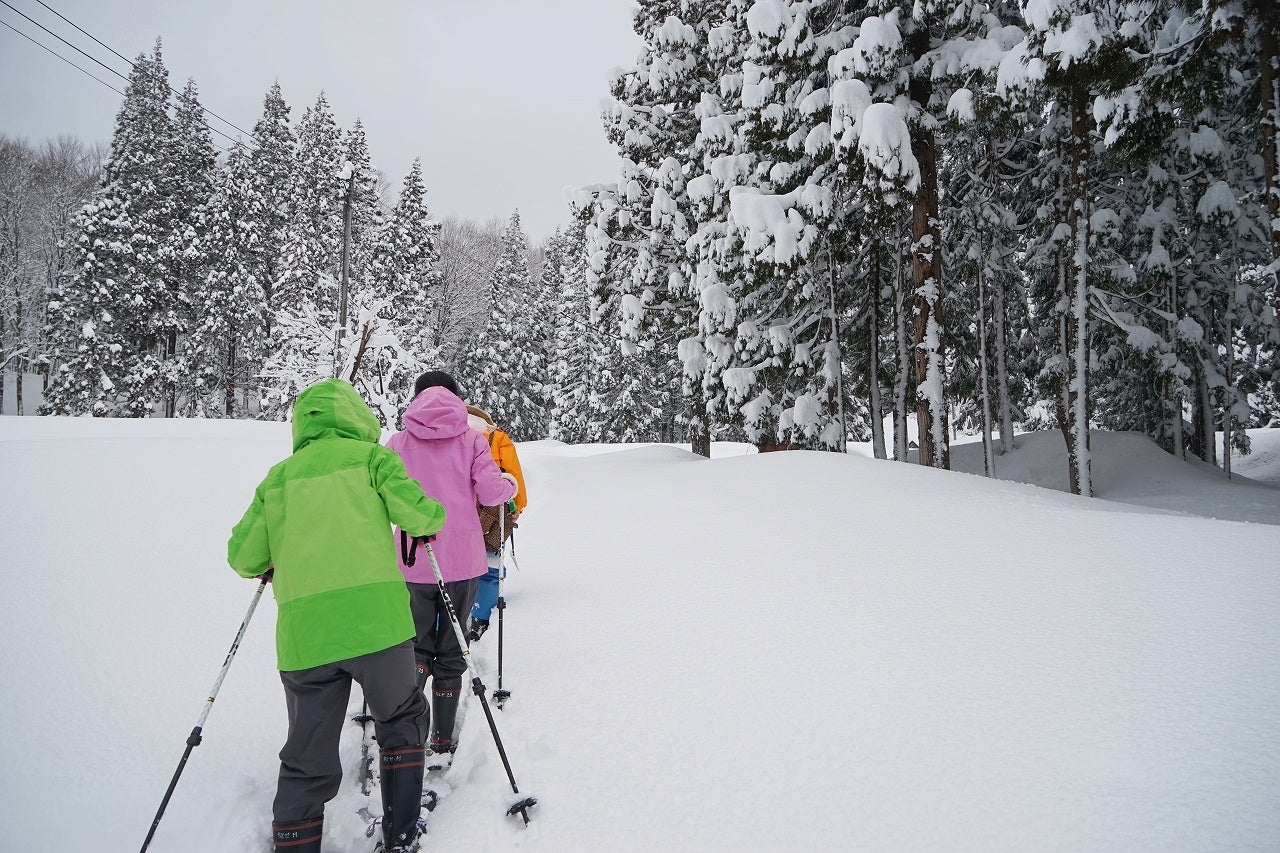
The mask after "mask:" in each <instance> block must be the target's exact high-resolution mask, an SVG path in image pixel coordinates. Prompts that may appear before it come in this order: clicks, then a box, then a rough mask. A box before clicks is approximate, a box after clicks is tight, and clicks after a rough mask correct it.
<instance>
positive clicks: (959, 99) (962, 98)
mask: <svg viewBox="0 0 1280 853" xmlns="http://www.w3.org/2000/svg"><path fill="white" fill-rule="evenodd" d="M947 115H949V116H951V117H952V118H954V119H956V120H957V121H961V122H964V123H966V124H967V123H969V122H971V121H973V120H974V117H975V114H974V110H973V92H972V91H971V90H969V89H956V91H955V93H954V94H952V96H951V99H950V100H949V101H947Z"/></svg>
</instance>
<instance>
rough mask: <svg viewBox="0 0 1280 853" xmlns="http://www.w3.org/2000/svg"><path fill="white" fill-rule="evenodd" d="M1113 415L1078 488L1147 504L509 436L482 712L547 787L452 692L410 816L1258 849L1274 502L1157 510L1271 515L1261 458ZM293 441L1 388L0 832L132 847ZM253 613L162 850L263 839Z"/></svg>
mask: <svg viewBox="0 0 1280 853" xmlns="http://www.w3.org/2000/svg"><path fill="white" fill-rule="evenodd" d="M1111 438H1118V439H1119V440H1120V444H1119V445H1117V449H1116V451H1115V452H1116V454H1117V456H1116V457H1115V458H1117V459H1122V460H1126V463H1127V466H1126V468H1125V471H1127V473H1124V474H1118V475H1116V476H1112V475H1111V474H1109V473H1108V467H1107V466H1108V464H1109V463H1108V462H1107V461H1106V458H1107V454H1108V453H1110V452H1111V450H1110V449H1108V448H1109V446H1110V445H1111V444H1112V442H1111V441H1110V439H1111ZM1263 438H1264V439H1266V440H1268V441H1269V440H1270V438H1271V436H1270V435H1266V436H1264V437H1263ZM1124 440H1125V437H1124V436H1120V437H1103V438H1101V439H1100V440H1099V441H1098V442H1097V443H1096V444H1095V446H1096V447H1097V448H1098V456H1099V459H1098V464H1097V468H1096V469H1095V474H1096V476H1097V477H1098V482H1099V490H1100V492H1101V493H1102V494H1103V495H1104V496H1105V497H1109V498H1113V499H1115V500H1134V501H1135V502H1138V500H1137V499H1139V498H1143V499H1144V500H1143V501H1142V502H1145V503H1147V504H1148V505H1149V506H1152V507H1156V509H1155V510H1153V509H1148V508H1142V507H1139V508H1135V507H1130V506H1126V505H1125V504H1122V503H1116V502H1112V501H1101V500H1093V501H1090V500H1086V499H1082V498H1076V497H1073V496H1071V495H1067V494H1063V493H1061V492H1058V491H1053V490H1050V489H1045V488H1041V487H1037V486H1032V485H1026V484H1022V483H1015V482H1001V481H992V480H987V479H986V478H982V477H973V476H962V475H956V474H953V473H946V472H938V471H932V470H924V469H921V468H919V467H917V466H909V465H900V464H895V463H888V462H878V461H875V460H870V459H866V458H863V457H861V456H858V455H856V454H850V455H848V456H838V455H832V454H818V453H799V452H796V453H775V454H765V455H755V454H748V453H745V450H746V448H744V447H742V446H717V448H716V452H715V455H716V456H717V457H719V458H715V459H712V460H710V461H707V460H702V459H698V458H696V457H694V456H692V455H690V454H688V453H687V452H685V451H682V450H679V449H675V448H670V447H664V446H648V447H633V448H619V447H590V448H583V447H566V446H565V445H562V444H558V443H555V442H537V443H532V444H525V445H522V446H521V447H520V451H521V457H522V460H523V461H524V464H525V468H526V473H527V478H528V482H529V492H530V496H531V504H530V509H529V511H528V512H527V513H526V515H525V517H524V519H523V520H522V523H521V526H520V530H519V533H518V534H517V536H518V538H517V554H516V557H517V560H518V563H519V570H518V571H514V572H513V573H512V577H511V579H510V581H509V583H508V586H507V595H508V599H509V601H510V607H509V609H508V611H507V617H508V618H507V629H506V661H505V669H504V686H505V687H507V688H508V689H510V690H511V691H512V694H513V698H512V700H511V702H510V703H509V704H508V706H507V709H506V710H505V711H503V712H501V713H499V714H498V715H497V720H498V724H499V726H500V730H501V733H502V736H503V739H504V742H505V744H506V747H507V749H508V752H509V754H510V757H511V762H512V766H513V769H514V771H515V773H516V777H517V779H518V781H519V783H520V787H521V790H522V791H528V792H532V793H533V794H535V795H536V796H538V797H539V798H540V800H541V804H540V805H539V806H538V807H536V809H535V810H534V813H533V814H534V820H533V823H532V824H531V825H530V826H529V827H527V828H524V827H522V826H521V825H520V824H519V822H518V821H517V820H515V819H512V818H507V817H505V816H504V815H503V812H504V811H505V808H506V805H507V804H508V802H509V801H510V799H511V794H510V788H509V786H508V785H507V782H506V778H505V775H504V773H503V771H502V767H501V763H500V762H499V760H498V757H497V754H496V752H495V750H494V749H493V746H492V741H491V739H490V737H489V733H488V730H487V728H486V726H485V725H484V719H483V716H482V715H481V714H480V713H479V709H478V707H476V706H475V704H474V700H470V705H469V707H468V709H467V720H466V724H465V726H464V729H463V733H462V746H461V749H460V750H459V753H458V757H457V764H456V766H455V768H454V770H453V771H452V776H451V780H452V783H453V790H452V792H451V793H450V794H449V795H448V796H446V797H445V798H444V799H443V800H442V801H441V804H440V807H439V808H438V809H437V810H436V811H435V812H434V813H433V815H432V816H431V830H430V835H429V836H428V840H427V849H428V850H468V851H483V850H508V849H521V850H528V851H557V853H558V851H601V850H609V851H654V850H690V851H694V850H696V851H744V850H752V851H754V850H770V851H801V850H876V851H884V850H893V851H901V850H977V851H990V850H1116V851H1132V850H1162V851H1165V850H1274V849H1277V848H1280V809H1277V808H1276V803H1277V802H1280V745H1278V744H1280V740H1278V739H1277V737H1276V733H1277V732H1278V731H1280V618H1277V613H1280V557H1278V556H1277V555H1280V526H1277V525H1271V524H1257V523H1251V524H1250V523H1240V522H1237V521H1223V520H1216V519H1209V518H1201V517H1194V516H1191V515H1186V514H1172V513H1170V512H1169V511H1168V510H1170V509H1173V510H1177V511H1178V512H1179V513H1185V512H1188V511H1190V510H1191V508H1192V507H1193V506H1201V507H1217V508H1220V507H1222V506H1231V507H1236V508H1245V509H1248V511H1249V512H1250V513H1253V512H1255V511H1256V512H1258V513H1263V512H1264V510H1265V504H1266V499H1267V496H1271V497H1270V499H1271V504H1270V506H1271V508H1272V509H1271V511H1275V509H1276V507H1278V506H1280V489H1277V488H1274V487H1261V486H1251V485H1249V484H1247V483H1229V484H1228V483H1225V481H1223V482H1218V481H1216V480H1212V481H1211V480H1210V479H1208V478H1206V477H1205V476H1203V475H1204V472H1203V471H1201V470H1199V469H1198V467H1197V466H1184V467H1180V466H1181V465H1182V463H1174V464H1172V465H1170V466H1166V467H1165V468H1162V469H1161V470H1160V471H1159V472H1152V471H1148V470H1146V468H1145V466H1146V464H1147V463H1142V462H1140V460H1138V459H1136V458H1130V457H1128V456H1126V454H1127V453H1130V451H1128V450H1126V449H1125V448H1124V447H1123V446H1122V445H1123V443H1124ZM1042 441H1043V439H1042V437H1041V436H1022V437H1020V442H1022V444H1021V445H1020V448H1019V450H1018V451H1016V452H1015V454H1013V455H1011V456H1009V457H1006V458H1005V459H1004V460H1002V461H1003V462H1005V463H1006V465H1005V466H1003V467H1005V468H1008V469H1013V468H1015V467H1017V466H1018V465H1025V467H1026V468H1028V469H1029V468H1031V467H1033V465H1035V464H1039V462H1032V461H1028V462H1025V463H1023V462H1019V461H1018V460H1019V459H1020V458H1023V459H1028V460H1030V459H1031V457H1032V456H1035V455H1036V454H1043V455H1044V456H1050V455H1052V454H1051V453H1050V452H1049V451H1048V450H1047V449H1045V448H1043V447H1040V446H1039V445H1040V444H1041V443H1042ZM288 445H289V440H288V427H287V426H286V425H282V424H263V423H245V422H238V423H236V422H232V423H228V422H202V421H166V420H150V421H107V420H90V419H75V420H72V419H40V418H3V419H0V472H3V481H2V484H0V555H2V559H3V565H4V568H5V572H4V577H5V582H6V590H5V596H4V604H3V613H2V617H3V618H0V648H2V649H3V650H4V655H3V660H2V662H0V685H2V689H3V698H4V708H5V716H4V723H5V724H4V725H3V726H2V727H0V756H3V758H4V760H5V764H6V766H7V772H5V773H3V774H0V804H3V812H4V817H3V820H0V850H6V851H7V850H37V849H38V850H42V851H55V853H56V851H70V852H72V853H82V851H95V853H96V851H108V850H109V851H116V850H133V849H136V848H137V847H138V846H140V844H141V842H142V839H143V837H144V836H145V835H146V830H147V828H148V826H149V824H150V821H151V818H152V816H153V815H154V813H155V809H156V806H157V805H158V803H159V800H160V797H161V795H162V794H163V792H164V789H165V786H166V785H167V783H168V780H169V778H170V776H171V775H172V773H173V770H174V767H175V765H176V763H177V760H178V758H179V757H180V756H181V754H182V750H183V745H184V741H185V739H186V737H187V734H188V732H189V731H190V730H191V727H192V725H193V724H194V723H195V720H196V717H197V716H198V714H199V712H200V709H201V707H202V703H203V702H204V699H205V696H206V695H207V691H208V688H209V686H210V684H211V682H212V680H213V677H214V675H215V674H216V672H217V669H218V667H219V666H220V665H221V663H222V661H223V657H224V655H225V653H226V650H227V647H228V645H229V644H230V642H231V640H232V638H233V636H234V634H235V631H236V628H237V627H238V626H239V624H240V620H241V618H242V617H243V615H244V611H245V608H246V607H247V606H248V603H249V600H250V597H251V596H252V593H253V590H254V588H255V584H253V583H252V582H246V581H242V580H241V579H239V578H238V577H236V576H235V575H234V573H232V572H231V570H230V569H229V568H227V567H226V565H225V562H224V554H225V541H226V537H227V534H228V532H229V530H230V527H231V525H232V524H233V523H234V521H235V520H236V519H237V518H238V517H239V515H240V513H241V511H242V510H243V508H244V506H245V504H246V503H247V502H248V500H249V498H250V496H251V492H252V489H253V487H254V485H256V483H257V482H258V481H259V479H260V478H261V477H262V475H263V474H264V472H265V471H266V469H267V467H268V466H269V465H270V464H271V463H273V462H275V461H276V460H278V459H279V458H281V457H282V456H283V455H285V454H286V453H287V452H288ZM1269 446H1270V450H1269V451H1268V452H1274V451H1275V450H1276V449H1277V448H1276V446H1275V445H1274V444H1271V445H1269ZM1260 450H1261V448H1260ZM967 452H969V451H967V450H966V449H965V448H964V447H962V446H957V448H956V455H957V458H958V459H961V458H963V457H964V456H965V454H966V453H967ZM979 453H980V448H979ZM1024 453H1025V454H1026V455H1025V456H1022V457H1020V456H1019V454H1024ZM1263 458H1264V457H1263V456H1262V455H1261V454H1260V455H1258V456H1256V457H1255V463H1254V464H1255V465H1256V466H1257V467H1256V468H1254V469H1251V470H1252V471H1253V472H1254V475H1256V472H1257V471H1263V470H1272V471H1274V468H1267V464H1263V463H1262V462H1259V461H1257V460H1262V459H1263ZM1170 461H1172V460H1170ZM980 465H981V462H980V459H979V462H978V466H979V467H980ZM1058 465H1059V466H1061V460H1060V459H1059V460H1058ZM1237 470H1238V471H1240V472H1241V473H1242V474H1246V475H1250V469H1246V468H1245V467H1244V466H1243V465H1238V466H1237ZM1003 475H1004V476H1009V477H1011V478H1013V479H1017V478H1018V477H1017V475H1015V474H1014V473H1013V471H1012V470H1010V471H1006V472H1004V474H1003ZM1053 476H1058V475H1057V474H1054V475H1053ZM1032 478H1034V475H1032ZM1141 478H1145V479H1146V480H1147V481H1148V482H1145V483H1144V482H1141ZM1257 479H1267V478H1266V477H1257ZM1156 481H1158V482H1156ZM1273 482H1274V478H1273ZM1208 492H1212V495H1211V496H1209V497H1205V494H1206V493H1208ZM1179 495H1181V496H1182V497H1181V498H1179V499H1178V500H1175V498H1176V497H1177V496H1179ZM1196 495H1200V497H1196ZM1144 496H1145V497H1144ZM1197 500H1198V501H1200V502H1201V503H1199V504H1197V503H1195V502H1196V501H1197ZM1219 511H1220V512H1224V513H1225V512H1227V510H1221V509H1219ZM1249 517H1253V516H1252V515H1251V516H1249ZM274 617H275V608H274V605H273V604H271V603H270V602H264V604H263V606H262V607H260V608H259V610H258V613H257V615H256V616H255V619H254V623H253V624H252V625H251V626H250V629H249V632H248V636H247V638H246V641H245V643H244V645H243V646H242V647H241V649H240V653H239V656H238V657H237V658H236V660H235V663H234V665H233V666H232V668H231V672H230V675H229V677H228V678H227V681H226V683H225V684H224V685H223V689H222V693H221V694H220V696H219V698H218V701H217V703H216V706H215V707H214V709H213V712H212V714H211V716H210V717H209V720H208V723H207V725H206V728H205V741H204V743H203V745H201V746H200V747H198V748H197V749H196V750H195V751H194V753H193V755H192V758H191V761H190V764H189V765H188V767H187V769H186V771H185V773H184V775H183V778H182V781H181V783H180V784H179V786H178V789H177V792H176V793H175V795H174V798H173V801H172V803H171V804H170V806H169V809H168V812H167V814H166V816H165V818H164V821H163V822H162V823H161V825H160V828H159V831H158V833H157V835H156V839H155V842H154V843H153V845H152V850H155V851H160V852H161V853H162V852H163V851H171V853H214V851H216V852H217V853H240V851H264V850H266V849H267V847H268V845H267V843H266V841H265V839H266V837H267V829H268V825H269V822H270V802H271V795H272V792H273V790H274V784H275V773H276V769H277V765H276V760H275V753H276V751H277V750H278V749H279V746H280V744H281V742H282V741H283V737H284V728H285V715H284V703H283V700H282V691H281V688H280V686H279V680H278V676H277V674H276V672H275V671H274V652H273V648H272V638H273V631H274V625H273V622H274ZM495 641H496V637H495V636H494V635H493V633H492V632H491V633H490V634H489V635H488V636H486V637H485V639H484V640H482V641H481V642H480V643H479V644H478V646H477V648H476V653H477V657H478V658H479V659H480V662H481V664H482V665H483V666H484V667H485V679H486V681H487V683H488V685H489V687H490V688H492V687H494V686H495V684H496V675H495V673H494V666H495V663H496V659H495V651H496V642H495ZM353 702H358V695H357V696H353ZM343 748H344V756H345V758H346V759H348V760H349V761H350V762H351V764H354V758H355V757H356V755H357V754H358V751H359V745H358V730H357V729H356V728H355V727H354V726H352V727H349V729H348V731H347V732H346V735H345V740H344V744H343ZM361 804H362V799H361V797H360V795H359V793H358V790H357V788H356V786H355V782H354V778H353V780H352V782H351V784H349V785H348V786H347V787H346V789H345V790H344V792H343V793H342V794H341V795H340V796H339V798H338V799H337V800H335V801H334V802H333V803H332V804H331V805H330V809H329V812H328V826H327V836H326V845H327V846H326V850H327V851H330V853H363V851H366V850H368V849H369V847H370V846H371V845H370V843H369V842H368V841H366V840H365V839H364V838H363V837H362V835H361V832H360V830H361V825H360V821H359V819H358V818H356V816H355V810H356V808H358V807H359V806H360V805H361Z"/></svg>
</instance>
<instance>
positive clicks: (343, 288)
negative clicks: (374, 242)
mask: <svg viewBox="0 0 1280 853" xmlns="http://www.w3.org/2000/svg"><path fill="white" fill-rule="evenodd" d="M347 169H348V170H349V172H350V174H349V175H348V176H347V192H346V197H345V198H344V199H343V201H342V281H341V285H340V287H339V289H338V335H337V345H336V346H335V347H334V352H333V374H334V376H337V375H338V371H339V369H340V367H339V362H340V361H341V359H342V338H343V336H344V335H345V334H346V331H347V289H348V288H347V274H348V271H349V268H350V258H351V194H352V193H354V192H355V188H356V170H355V168H354V167H353V166H352V165H351V164H350V163H348V164H347Z"/></svg>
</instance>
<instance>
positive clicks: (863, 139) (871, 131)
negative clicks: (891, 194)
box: [858, 104, 920, 192]
mask: <svg viewBox="0 0 1280 853" xmlns="http://www.w3.org/2000/svg"><path fill="white" fill-rule="evenodd" d="M858 151H859V152H860V153H861V154H862V156H863V157H865V158H866V160H867V164H868V166H870V167H871V168H870V169H869V170H868V174H867V177H866V180H867V181H868V182H872V181H875V182H877V183H879V185H880V188H881V189H882V190H885V191H892V190H893V189H894V188H895V187H896V185H897V182H898V181H899V180H901V181H903V182H904V184H905V186H906V189H907V191H908V192H915V190H916V187H917V186H918V185H919V183H920V164H919V163H917V162H916V158H915V155H914V154H912V153H911V134H910V132H909V131H908V130H907V122H906V119H905V118H904V117H903V115H902V110H900V109H899V108H898V107H897V106H896V105H894V104H872V105H871V106H869V107H867V109H866V112H864V113H863V114H862V122H861V128H860V132H859V134H858ZM874 172H878V173H879V176H878V177H873V176H872V173H874Z"/></svg>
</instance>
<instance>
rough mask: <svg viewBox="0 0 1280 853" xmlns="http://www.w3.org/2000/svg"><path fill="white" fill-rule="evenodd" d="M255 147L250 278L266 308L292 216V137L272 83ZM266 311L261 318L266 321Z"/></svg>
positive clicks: (277, 87) (256, 130)
mask: <svg viewBox="0 0 1280 853" xmlns="http://www.w3.org/2000/svg"><path fill="white" fill-rule="evenodd" d="M253 139H254V143H255V147H254V148H253V150H252V152H251V153H250V155H249V159H250V163H251V164H252V174H253V192H254V195H256V196H257V197H258V198H260V199H262V205H263V206H262V216H263V221H262V225H261V227H259V228H258V229H257V231H258V232H259V240H258V244H257V246H256V247H255V248H254V251H253V254H252V255H250V256H249V258H250V260H251V267H250V269H251V272H252V273H253V277H254V278H255V279H256V280H257V281H259V282H261V283H262V288H263V294H264V295H265V297H266V302H267V307H268V309H270V308H272V307H273V306H274V304H275V297H274V291H273V285H274V284H275V282H276V280H277V279H279V278H280V277H281V276H282V275H283V273H284V269H283V265H284V253H285V243H286V241H287V238H288V225H289V222H290V220H291V219H292V203H293V202H292V186H293V173H294V170H295V169H296V161H297V155H296V153H295V151H294V147H295V145H296V142H297V140H296V138H295V137H294V135H293V129H292V128H290V126H289V105H288V104H286V103H285V101H284V96H283V95H282V94H281V92H280V84H279V83H274V84H272V86H271V89H270V90H268V91H267V94H266V96H265V97H264V98H263V101H262V117H261V118H259V119H258V122H257V124H255V125H254V126H253ZM270 319H271V317H270V314H269V313H268V315H267V316H266V318H265V321H266V322H267V323H270Z"/></svg>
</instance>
